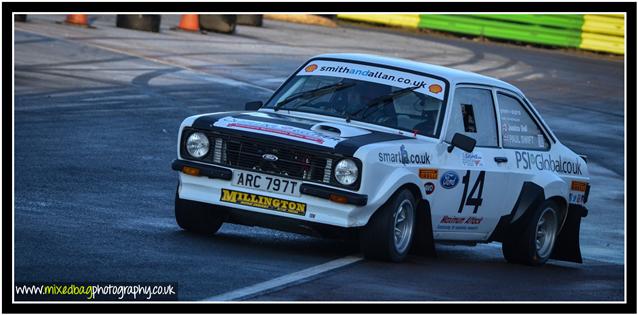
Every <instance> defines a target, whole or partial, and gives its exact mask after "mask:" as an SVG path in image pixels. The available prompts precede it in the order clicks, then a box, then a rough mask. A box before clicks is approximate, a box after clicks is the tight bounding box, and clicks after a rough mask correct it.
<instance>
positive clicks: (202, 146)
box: [186, 132, 210, 158]
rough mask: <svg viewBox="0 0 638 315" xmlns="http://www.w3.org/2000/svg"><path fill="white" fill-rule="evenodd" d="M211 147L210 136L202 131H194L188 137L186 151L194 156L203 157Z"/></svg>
mask: <svg viewBox="0 0 638 315" xmlns="http://www.w3.org/2000/svg"><path fill="white" fill-rule="evenodd" d="M209 149H210V142H208V137H206V135H205V134H203V133H201V132H193V133H192V134H191V135H190V136H188V139H186V151H188V154H190V155H191V156H192V157H195V158H201V157H203V156H204V155H206V153H208V150H209Z"/></svg>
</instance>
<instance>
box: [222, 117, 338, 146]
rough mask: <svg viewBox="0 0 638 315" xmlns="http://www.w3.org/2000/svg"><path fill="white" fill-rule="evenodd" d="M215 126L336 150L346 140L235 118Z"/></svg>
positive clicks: (223, 119) (227, 119)
mask: <svg viewBox="0 0 638 315" xmlns="http://www.w3.org/2000/svg"><path fill="white" fill-rule="evenodd" d="M214 126H215V127H221V128H229V129H236V130H245V131H248V132H254V133H260V134H265V135H270V136H277V137H281V138H286V139H290V140H296V141H301V142H306V143H312V144H316V145H321V146H324V147H330V148H334V147H335V146H336V145H337V144H338V143H339V142H341V141H343V140H345V139H343V138H339V137H332V136H329V135H326V134H323V133H319V132H316V131H312V130H307V129H302V128H297V127H292V126H287V125H280V124H273V123H268V122H262V121H254V120H248V119H241V118H234V117H224V118H222V119H220V120H218V121H216V122H215V124H214Z"/></svg>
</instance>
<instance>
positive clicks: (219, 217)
mask: <svg viewBox="0 0 638 315" xmlns="http://www.w3.org/2000/svg"><path fill="white" fill-rule="evenodd" d="M175 220H176V221H177V225H179V227H181V228H182V229H184V230H187V231H189V232H194V233H198V234H207V235H212V234H215V233H216V232H217V231H218V230H219V228H220V227H221V226H222V224H223V223H224V213H223V212H221V211H218V210H217V209H215V206H213V205H209V204H205V203H201V202H196V201H190V200H186V199H181V198H179V194H178V193H177V192H175Z"/></svg>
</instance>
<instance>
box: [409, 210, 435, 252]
mask: <svg viewBox="0 0 638 315" xmlns="http://www.w3.org/2000/svg"><path fill="white" fill-rule="evenodd" d="M415 222H416V225H415V233H414V235H413V236H412V237H413V238H414V239H413V240H412V247H411V248H410V254H414V255H418V256H425V257H436V249H435V247H434V232H433V231H432V214H431V213H430V205H429V204H428V202H427V201H425V200H421V201H420V202H419V204H418V205H417V211H416V217H415Z"/></svg>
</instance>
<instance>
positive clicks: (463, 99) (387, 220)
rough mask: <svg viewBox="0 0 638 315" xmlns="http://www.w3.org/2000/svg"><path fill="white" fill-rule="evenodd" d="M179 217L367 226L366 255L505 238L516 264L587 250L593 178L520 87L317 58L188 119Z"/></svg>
mask: <svg viewBox="0 0 638 315" xmlns="http://www.w3.org/2000/svg"><path fill="white" fill-rule="evenodd" d="M178 139H179V140H178V145H177V155H178V158H177V159H176V160H175V161H174V162H173V164H172V168H173V169H174V170H176V171H179V184H178V187H177V191H176V196H175V216H176V220H177V223H178V225H179V226H180V227H182V228H183V229H186V230H189V231H193V232H199V233H207V234H213V233H215V232H216V231H217V230H218V229H219V228H220V226H221V225H222V224H223V223H224V222H231V223H237V224H244V225H257V226H265V227H270V228H275V229H281V230H287V231H293V232H299V233H309V234H317V235H325V236H332V235H355V237H357V238H358V240H359V241H360V244H361V250H362V252H363V254H364V255H365V257H366V258H371V259H382V260H389V261H402V260H403V259H404V258H405V257H406V255H407V254H408V253H409V252H414V253H423V254H432V255H433V254H435V252H434V248H435V246H434V243H435V242H447V243H459V244H469V245H472V244H476V243H485V242H492V241H497V242H501V243H502V251H503V254H504V256H505V258H506V260H507V261H509V262H514V263H523V264H530V265H541V264H544V263H545V262H546V261H547V260H548V259H550V258H552V259H559V260H568V261H573V262H582V258H581V254H580V245H579V230H580V222H581V218H582V217H585V216H586V215H587V208H586V202H587V198H588V194H589V189H590V184H589V175H588V170H587V163H586V160H585V157H584V156H579V155H578V154H576V153H574V152H572V151H571V150H569V149H568V148H567V147H566V146H564V145H563V144H561V142H560V141H559V140H558V139H557V137H556V135H555V134H554V133H553V132H552V131H551V130H550V129H549V127H548V126H547V124H546V123H545V122H544V121H543V119H542V118H541V117H540V115H539V114H538V112H537V111H536V110H535V109H534V107H533V106H532V104H531V103H530V101H529V100H528V99H527V98H526V97H525V96H524V95H523V93H522V92H521V91H520V90H519V89H518V88H516V87H514V86H512V85H510V84H508V83H506V82H503V81H500V80H497V79H493V78H490V77H486V76H482V75H479V74H475V73H470V72H465V71H459V70H455V69H450V68H446V67H441V66H435V65H429V64H424V63H418V62H412V61H408V60H402V59H394V58H386V57H379V56H372V55H364V54H325V55H319V56H316V57H313V58H311V59H310V60H308V61H307V62H305V63H304V64H303V65H302V66H301V67H300V68H299V69H297V71H295V72H294V74H293V75H292V76H290V77H289V78H288V79H287V80H286V81H285V82H284V83H283V85H282V86H281V87H280V88H279V89H277V91H275V93H274V94H273V95H272V97H271V98H270V99H269V100H268V101H267V102H266V103H262V102H249V103H247V104H246V105H245V110H244V111H235V112H220V113H211V114H203V115H196V116H192V117H188V118H186V119H185V120H184V121H183V122H182V124H181V126H180V129H179V135H178Z"/></svg>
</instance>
